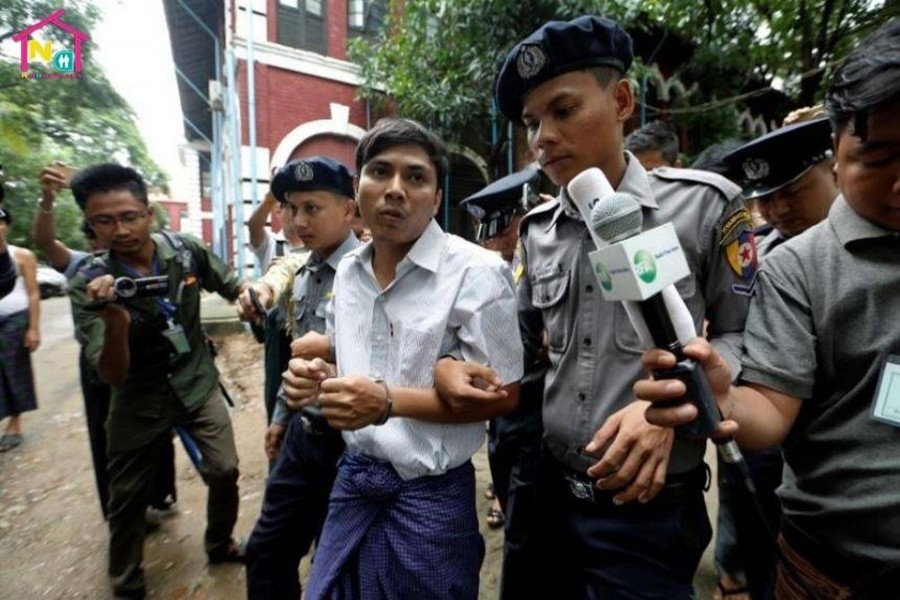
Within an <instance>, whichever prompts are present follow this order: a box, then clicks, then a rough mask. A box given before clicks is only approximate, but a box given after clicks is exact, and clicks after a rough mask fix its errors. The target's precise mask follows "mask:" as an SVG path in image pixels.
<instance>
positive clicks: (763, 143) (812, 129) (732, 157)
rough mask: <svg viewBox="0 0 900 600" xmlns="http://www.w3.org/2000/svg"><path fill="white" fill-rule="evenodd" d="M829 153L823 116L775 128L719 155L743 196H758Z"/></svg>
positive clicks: (827, 127)
mask: <svg viewBox="0 0 900 600" xmlns="http://www.w3.org/2000/svg"><path fill="white" fill-rule="evenodd" d="M829 156H831V126H830V125H829V123H828V119H827V118H823V119H816V120H815V121H806V122H803V123H797V124H795V125H789V126H787V127H782V128H781V129H776V130H775V131H772V132H770V133H767V134H766V135H764V136H762V137H758V138H756V139H755V140H753V141H752V142H749V143H747V144H744V145H743V146H741V147H740V148H738V149H737V150H734V151H732V152H730V153H729V154H727V155H725V157H724V158H723V159H722V160H723V162H724V163H725V164H726V165H727V166H728V168H729V171H730V172H731V173H733V174H734V176H735V177H737V183H739V184H740V185H741V187H742V188H743V190H744V191H743V197H744V198H747V199H750V198H758V197H760V196H765V195H766V194H771V193H772V192H775V191H778V190H779V189H781V188H782V187H784V186H786V185H788V184H789V183H793V182H794V181H796V180H798V179H800V177H802V176H803V175H804V174H806V172H807V171H809V170H810V169H811V168H813V167H814V166H815V165H817V164H819V163H820V162H822V161H823V160H825V159H826V158H828V157H829Z"/></svg>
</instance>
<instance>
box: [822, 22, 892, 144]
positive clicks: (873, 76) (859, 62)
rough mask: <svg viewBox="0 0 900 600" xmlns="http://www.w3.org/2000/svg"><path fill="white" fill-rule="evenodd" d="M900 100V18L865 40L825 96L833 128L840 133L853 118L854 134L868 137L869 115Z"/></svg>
mask: <svg viewBox="0 0 900 600" xmlns="http://www.w3.org/2000/svg"><path fill="white" fill-rule="evenodd" d="M898 99H900V19H892V20H891V21H889V22H888V23H887V25H885V26H884V27H881V28H880V29H878V30H876V31H875V32H874V33H872V34H871V35H869V37H867V38H866V39H865V40H863V41H862V42H861V43H860V44H859V45H858V46H857V47H856V49H854V50H853V52H851V53H850V54H848V55H847V58H845V59H844V62H842V63H841V65H840V66H839V67H838V68H837V70H836V71H835V72H834V77H833V78H832V82H831V86H830V87H829V88H828V92H827V93H826V96H825V109H826V110H827V111H828V119H829V121H831V129H832V130H833V131H834V132H835V133H837V134H840V133H842V132H843V131H844V128H846V127H847V124H848V123H849V122H850V119H853V131H854V134H855V135H856V136H857V137H859V138H860V139H861V140H863V141H865V139H866V138H867V137H868V118H869V112H870V111H871V110H873V109H875V108H878V107H880V106H883V105H885V104H888V103H889V102H891V101H897V100H898Z"/></svg>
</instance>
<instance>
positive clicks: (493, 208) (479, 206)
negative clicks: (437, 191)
mask: <svg viewBox="0 0 900 600" xmlns="http://www.w3.org/2000/svg"><path fill="white" fill-rule="evenodd" d="M538 173H539V171H538V170H537V169H536V168H535V167H527V168H525V169H522V170H521V171H517V172H515V173H511V174H509V175H507V176H505V177H501V178H500V179H498V180H496V181H495V182H493V183H491V184H490V185H487V186H485V187H484V188H482V189H481V190H480V191H478V192H476V193H474V194H472V195H471V196H469V197H467V198H465V199H464V200H462V201H461V202H460V203H459V205H460V206H461V207H462V208H463V209H465V211H466V212H467V213H469V214H470V215H472V216H473V217H475V218H476V219H477V220H478V222H479V226H478V228H477V229H476V231H475V241H477V242H483V241H484V240H487V239H490V238H492V237H494V236H496V235H497V234H499V233H500V232H502V231H503V230H504V229H506V228H507V227H508V226H509V224H510V223H511V222H512V219H513V217H514V216H515V215H516V214H525V212H526V211H527V208H528V206H527V205H526V202H527V199H526V198H525V197H524V186H525V184H533V183H535V182H536V181H537V179H538Z"/></svg>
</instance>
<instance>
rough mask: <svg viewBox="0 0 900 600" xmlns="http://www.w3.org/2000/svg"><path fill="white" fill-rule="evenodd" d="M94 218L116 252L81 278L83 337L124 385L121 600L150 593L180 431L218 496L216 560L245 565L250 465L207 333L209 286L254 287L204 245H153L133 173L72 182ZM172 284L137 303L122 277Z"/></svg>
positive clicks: (113, 486)
mask: <svg viewBox="0 0 900 600" xmlns="http://www.w3.org/2000/svg"><path fill="white" fill-rule="evenodd" d="M71 186H72V193H73V195H74V196H75V201H76V202H77V203H78V206H79V207H80V208H81V209H82V211H83V212H84V216H85V219H86V220H87V221H88V223H90V225H91V227H92V228H93V229H94V231H95V232H97V235H98V237H100V238H101V239H103V241H105V242H107V247H108V248H109V251H108V252H106V253H104V254H102V255H100V256H99V257H97V258H95V259H94V260H93V261H92V262H91V263H90V264H88V265H87V266H86V267H84V268H83V269H82V271H81V272H80V273H79V274H78V275H77V276H76V277H75V279H73V280H72V284H71V288H70V292H69V293H70V297H71V299H72V305H73V310H74V313H75V326H76V334H77V336H78V338H79V341H81V343H82V344H83V345H84V347H85V353H86V355H87V358H88V361H89V362H90V364H91V366H92V367H93V368H94V369H95V370H96V372H97V373H98V374H99V376H100V377H101V378H102V379H103V380H104V381H106V382H107V383H108V384H110V386H112V401H111V406H110V411H109V419H108V421H107V435H108V445H107V452H108V455H109V465H108V469H109V491H110V503H109V529H110V552H109V575H110V577H112V583H113V591H114V592H115V594H116V595H117V596H120V597H131V598H141V597H143V596H144V595H145V588H144V577H143V570H142V568H141V560H142V556H143V544H144V530H145V508H146V506H147V500H148V496H149V494H150V488H151V486H152V483H153V477H154V472H155V470H156V468H157V464H158V462H159V461H158V459H157V457H158V455H159V452H160V451H161V449H162V447H163V446H164V445H165V444H167V443H171V442H170V436H171V430H172V428H173V427H175V426H179V427H182V428H184V429H185V430H187V431H188V432H189V433H190V434H191V436H192V437H193V439H194V440H195V441H196V443H197V446H198V448H199V450H200V453H201V455H202V465H200V470H201V473H202V474H203V478H204V481H205V482H206V484H207V485H208V486H209V499H208V502H207V529H206V535H205V545H206V552H207V554H208V555H209V559H210V562H213V563H218V562H226V561H236V560H241V559H242V557H243V552H242V549H241V547H240V546H239V544H237V543H235V541H234V540H233V539H232V537H231V533H232V529H233V528H234V524H235V521H236V520H237V511H238V487H237V479H238V468H237V465H238V459H237V452H236V451H235V445H234V434H233V432H232V429H231V421H230V419H229V417H228V413H227V411H226V409H225V406H224V404H223V402H222V399H221V396H220V391H219V387H218V378H219V374H218V372H217V371H216V366H215V364H214V363H213V360H212V356H211V355H210V353H209V350H208V349H207V346H206V343H205V341H204V336H203V332H202V330H201V327H200V288H203V289H205V290H207V291H210V292H217V293H219V294H220V295H222V296H223V297H225V298H227V299H229V300H234V299H235V298H236V297H237V296H238V294H239V293H240V291H241V289H242V284H241V283H240V282H239V281H238V279H237V277H236V276H235V274H234V273H233V272H231V270H230V268H229V267H228V266H227V265H226V264H225V263H223V262H222V261H221V260H220V259H219V258H218V257H216V256H215V255H214V254H212V253H211V252H210V251H209V250H208V249H207V248H206V246H204V245H203V243H202V242H200V241H199V240H197V239H195V238H192V237H189V236H184V235H179V236H177V237H175V236H171V235H170V236H168V238H164V237H163V236H156V235H153V236H151V234H150V224H151V222H152V219H153V210H152V208H150V207H149V206H148V204H147V189H146V186H145V184H144V181H143V180H142V178H141V176H140V175H139V174H138V173H137V172H136V171H134V170H133V169H130V168H127V167H122V166H119V165H115V164H102V165H95V166H92V167H88V168H86V169H83V170H81V171H79V172H78V174H77V175H76V176H75V177H74V178H73V180H72V184H71ZM151 276H157V277H163V278H165V281H166V283H167V284H168V290H167V292H166V293H165V294H163V295H153V296H146V297H141V295H140V294H138V295H135V296H133V297H131V298H126V297H125V295H127V293H126V294H123V293H117V289H118V290H119V292H127V288H125V287H122V286H121V285H116V283H115V282H116V281H117V280H119V279H120V278H129V279H132V280H139V279H141V278H145V277H151Z"/></svg>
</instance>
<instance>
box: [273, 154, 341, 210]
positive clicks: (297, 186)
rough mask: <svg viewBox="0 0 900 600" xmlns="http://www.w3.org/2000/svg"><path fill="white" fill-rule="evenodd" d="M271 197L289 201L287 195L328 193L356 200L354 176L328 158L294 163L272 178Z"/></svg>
mask: <svg viewBox="0 0 900 600" xmlns="http://www.w3.org/2000/svg"><path fill="white" fill-rule="evenodd" d="M271 189H272V195H273V196H275V199H276V200H278V201H279V202H287V193H288V192H301V191H314V190H325V191H329V192H334V193H336V194H340V195H341V196H346V197H347V198H353V196H354V194H353V174H352V173H351V172H350V169H348V168H347V167H346V166H345V165H344V164H343V163H340V162H338V161H336V160H334V159H333V158H329V157H327V156H310V157H308V158H301V159H299V160H292V161H291V162H289V163H287V164H286V165H284V166H283V167H281V168H280V169H278V171H277V172H276V173H275V177H273V178H272V184H271Z"/></svg>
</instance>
